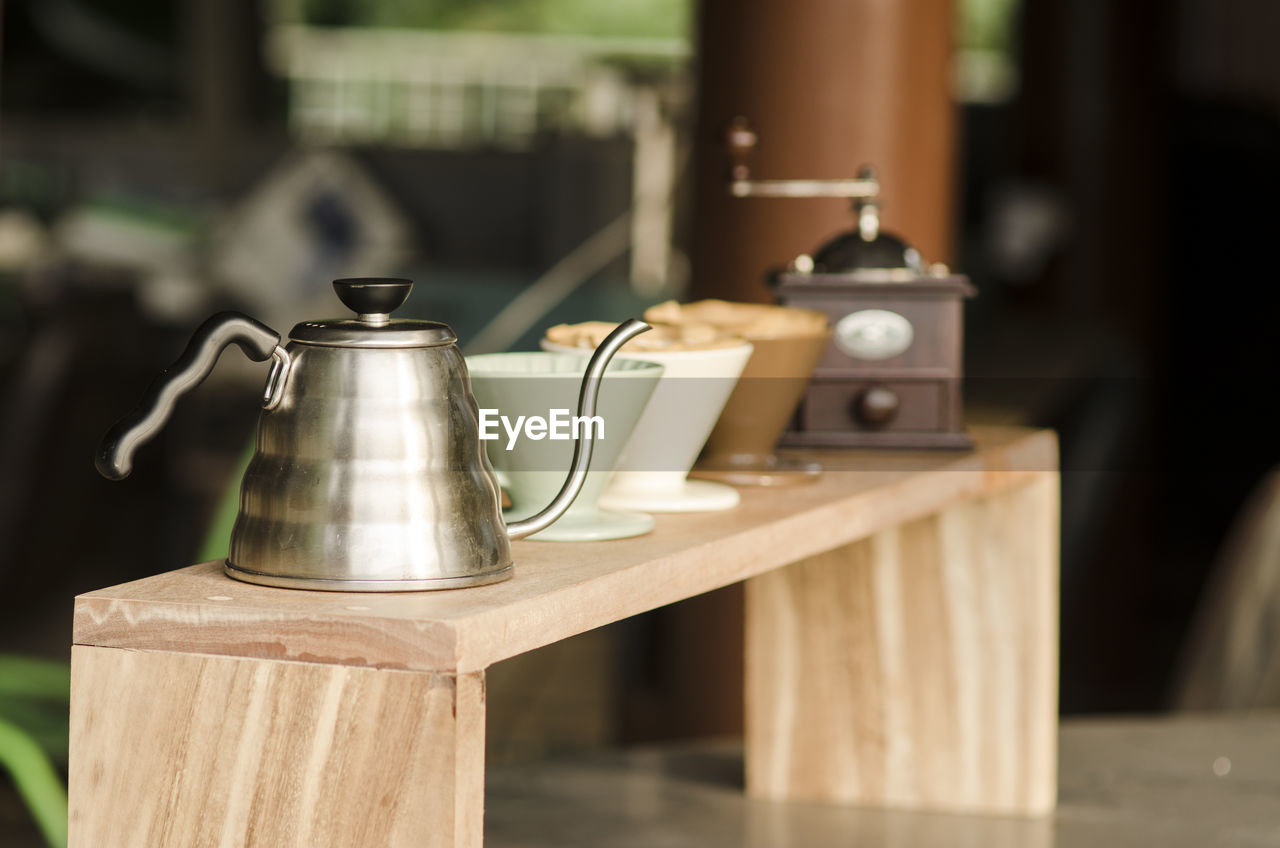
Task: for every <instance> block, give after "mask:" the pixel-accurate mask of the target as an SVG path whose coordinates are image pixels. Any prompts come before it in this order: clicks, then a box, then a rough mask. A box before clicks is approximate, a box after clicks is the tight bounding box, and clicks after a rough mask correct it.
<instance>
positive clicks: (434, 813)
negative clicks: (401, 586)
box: [70, 647, 485, 848]
mask: <svg viewBox="0 0 1280 848" xmlns="http://www.w3.org/2000/svg"><path fill="white" fill-rule="evenodd" d="M71 685H72V692H73V697H72V703H71V750H72V754H73V756H72V759H71V778H70V803H71V811H70V827H71V838H70V846H71V848H149V846H156V848H160V846H163V848H187V847H188V846H190V848H196V846H199V848H351V846H403V848H420V847H421V846H466V848H479V846H480V845H481V843H482V830H483V810H484V712H485V709H484V676H483V675H481V674H464V675H458V676H456V677H455V676H453V675H447V674H433V673H413V672H402V671H384V670H378V669H370V668H358V667H344V666H338V665H320V664H312V663H298V662H264V661H259V660H248V659H235V658H230V657H217V656H201V655H196V654H176V653H167V652H156V651H131V650H121V649H117V648H92V647H76V648H75V649H74V650H73V654H72V684H71Z"/></svg>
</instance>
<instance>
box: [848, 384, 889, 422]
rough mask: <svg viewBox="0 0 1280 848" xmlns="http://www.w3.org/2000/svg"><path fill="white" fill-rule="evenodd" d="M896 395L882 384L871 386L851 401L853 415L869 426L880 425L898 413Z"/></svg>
mask: <svg viewBox="0 0 1280 848" xmlns="http://www.w3.org/2000/svg"><path fill="white" fill-rule="evenodd" d="M898 406H899V403H898V396H897V395H896V394H894V393H893V391H892V390H890V389H886V388H885V387H884V386H872V387H870V388H869V389H865V390H863V391H862V392H859V393H858V396H857V397H856V398H854V401H853V414H854V417H855V418H857V419H858V420H859V421H861V422H862V423H863V424H865V425H867V426H869V427H882V426H884V425H885V424H888V423H889V422H890V421H892V420H893V419H894V418H895V417H896V416H897V414H898Z"/></svg>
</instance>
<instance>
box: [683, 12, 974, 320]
mask: <svg viewBox="0 0 1280 848" xmlns="http://www.w3.org/2000/svg"><path fill="white" fill-rule="evenodd" d="M952 7H953V3H952V0H792V2H787V3H778V2H772V0H703V2H702V11H701V17H700V21H699V27H700V28H699V60H700V69H699V82H698V97H699V106H698V118H697V126H696V130H695V132H696V135H695V150H694V157H695V159H694V166H695V174H696V185H695V192H696V194H695V198H694V242H693V247H692V283H691V287H692V288H691V293H692V295H693V296H695V297H703V296H705V297H724V298H729V299H735V300H748V301H768V300H771V299H772V298H771V296H770V294H769V292H768V290H767V288H766V287H765V285H764V283H763V280H762V277H763V275H764V273H765V272H766V270H767V269H769V268H771V267H777V266H781V265H785V264H786V263H787V262H789V261H790V260H791V259H793V258H794V257H795V256H796V255H797V254H800V253H809V252H812V251H813V250H814V249H815V248H817V247H818V245H819V243H821V242H822V241H823V240H824V239H826V238H827V237H828V236H830V235H833V234H835V233H836V232H839V231H841V230H846V229H849V228H850V227H851V226H852V225H853V220H852V216H851V215H850V213H849V206H848V203H847V202H846V201H843V200H838V199H826V200H773V199H769V200H766V199H735V198H730V197H729V196H728V195H727V194H726V192H725V186H724V181H725V171H726V159H725V152H724V141H723V136H724V129H725V126H726V125H727V124H728V122H729V121H730V120H731V119H732V118H733V117H734V116H735V115H744V116H746V117H747V118H748V119H750V121H751V122H752V124H753V126H754V127H755V129H756V131H757V132H758V133H759V136H760V143H759V145H758V147H757V148H756V151H755V154H754V156H753V158H752V161H751V165H752V173H753V175H754V176H756V177H759V178H761V179H768V178H800V177H814V178H824V179H826V178H832V179H834V178H847V177H852V176H854V174H855V171H856V170H857V167H858V165H860V164H862V163H872V164H874V165H876V167H877V168H878V169H879V172H880V177H881V180H882V182H883V186H884V195H885V203H884V207H883V221H884V225H885V227H886V228H887V229H890V230H894V231H897V232H900V233H902V234H903V235H905V236H907V237H908V240H909V241H911V242H913V243H914V244H915V245H916V246H917V247H919V248H920V250H921V252H922V253H923V254H924V256H925V258H926V259H928V260H930V261H946V260H947V259H948V257H949V255H950V246H951V220H952V194H953V182H954V179H953V174H954V148H955V109H954V106H953V104H952V100H951V89H950V68H951V40H952V31H953V29H954V24H953V10H952Z"/></svg>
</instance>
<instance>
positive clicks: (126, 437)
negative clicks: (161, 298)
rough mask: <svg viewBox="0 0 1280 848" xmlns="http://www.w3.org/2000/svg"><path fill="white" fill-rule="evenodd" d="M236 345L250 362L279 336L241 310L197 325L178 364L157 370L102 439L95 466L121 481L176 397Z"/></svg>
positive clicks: (265, 354) (264, 355) (265, 355)
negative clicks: (134, 404) (136, 401)
mask: <svg viewBox="0 0 1280 848" xmlns="http://www.w3.org/2000/svg"><path fill="white" fill-rule="evenodd" d="M232 344H234V345H238V346H239V348H240V349H241V350H243V351H244V352H245V354H246V355H247V356H248V357H249V358H250V359H252V360H253V361H254V362H264V361H266V360H267V359H269V358H271V355H272V354H273V353H275V351H276V350H277V348H279V346H280V334H279V333H277V332H276V331H275V330H273V329H271V328H270V327H268V326H267V325H266V324H263V323H261V322H260V321H255V320H254V319H253V318H250V317H249V316H248V315H243V314H241V313H239V312H219V313H218V314H217V315H214V316H213V317H211V318H209V319H208V320H207V321H205V322H204V323H203V324H201V325H200V326H199V327H198V328H197V329H196V331H195V333H194V334H192V336H191V341H190V342H188V343H187V349H186V350H184V351H183V352H182V356H180V357H178V360H177V361H176V362H174V363H173V364H172V365H170V366H169V367H168V368H166V369H165V370H164V371H163V372H161V374H160V376H159V377H157V378H156V379H155V380H154V381H153V382H152V383H151V385H150V386H148V387H147V391H146V394H144V395H143V396H142V400H141V402H139V404H138V406H137V407H136V408H135V409H134V410H133V411H132V412H130V413H129V414H128V415H126V416H125V417H124V418H121V419H120V420H119V421H117V422H116V423H115V424H114V425H112V427H111V429H110V430H108V431H107V434H106V435H105V436H103V437H102V444H101V445H100V446H99V447H98V455H97V456H96V457H95V458H94V465H95V466H96V467H97V469H98V473H100V474H101V475H102V476H103V477H106V478H107V479H108V480H123V479H124V478H125V477H128V476H129V473H130V472H131V471H133V454H134V453H135V452H136V451H137V450H138V448H140V447H142V446H143V445H144V444H146V443H147V442H148V441H150V440H151V438H152V437H153V436H155V434H156V433H158V432H160V429H161V428H162V427H164V424H165V422H166V421H168V420H169V415H170V413H172V412H173V406H174V404H175V403H177V400H178V398H179V397H181V396H182V395H183V394H185V393H186V392H188V391H190V390H191V389H194V388H195V387H196V386H198V385H199V384H200V382H201V381H202V380H204V378H205V377H208V376H209V372H210V371H212V370H213V366H214V365H215V364H217V362H218V357H219V356H220V355H221V354H222V351H223V350H225V349H226V347H227V346H228V345H232Z"/></svg>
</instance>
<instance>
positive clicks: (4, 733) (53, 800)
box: [0, 655, 71, 848]
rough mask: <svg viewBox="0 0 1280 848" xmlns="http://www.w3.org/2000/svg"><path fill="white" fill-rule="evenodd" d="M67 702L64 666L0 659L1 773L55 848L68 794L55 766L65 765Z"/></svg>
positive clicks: (63, 836)
mask: <svg viewBox="0 0 1280 848" xmlns="http://www.w3.org/2000/svg"><path fill="white" fill-rule="evenodd" d="M70 699H71V668H70V667H69V666H68V665H67V664H66V663H63V662H53V661H50V660H39V659H32V658H30V657H18V656H3V655H0V770H4V771H7V772H8V773H9V776H10V777H11V778H12V779H13V783H14V785H15V786H16V787H17V789H18V794H19V795H21V796H22V800H23V801H24V802H25V803H26V805H27V808H28V809H29V810H30V811H31V815H32V818H34V819H35V821H36V824H37V825H38V826H39V828H40V832H41V833H42V834H43V835H44V838H45V841H46V842H47V843H48V844H49V845H50V846H54V848H58V846H65V845H66V844H67V792H66V789H65V788H64V786H63V784H62V777H61V776H60V775H59V774H58V772H57V771H56V770H55V768H54V763H55V762H57V763H60V764H62V765H65V764H66V762H67V729H68V728H67V724H68V705H69V703H70Z"/></svg>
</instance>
